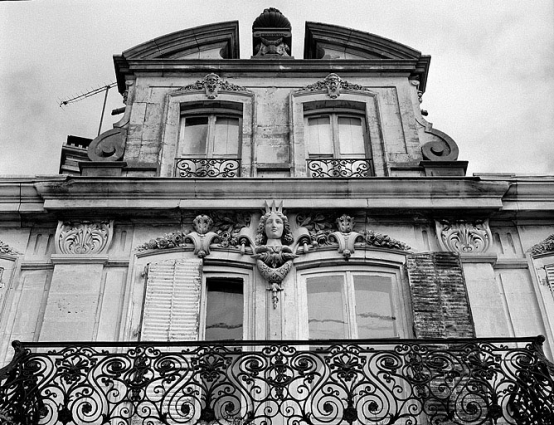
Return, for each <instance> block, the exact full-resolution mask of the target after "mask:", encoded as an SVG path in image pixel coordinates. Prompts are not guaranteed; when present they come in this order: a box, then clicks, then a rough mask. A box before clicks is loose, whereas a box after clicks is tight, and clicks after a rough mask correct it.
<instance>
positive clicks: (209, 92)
mask: <svg viewBox="0 0 554 425" xmlns="http://www.w3.org/2000/svg"><path fill="white" fill-rule="evenodd" d="M178 91H179V92H188V91H203V92H204V93H205V94H206V97H207V98H208V99H215V98H217V96H218V95H219V92H220V91H228V92H246V93H251V92H250V91H249V90H247V89H246V88H245V87H242V86H237V85H236V84H232V83H229V82H227V81H224V80H222V79H221V78H220V77H219V75H217V74H214V73H211V74H208V75H206V76H205V77H204V79H202V80H198V81H196V82H195V83H194V84H189V85H188V86H184V87H181V88H180V89H179V90H178Z"/></svg>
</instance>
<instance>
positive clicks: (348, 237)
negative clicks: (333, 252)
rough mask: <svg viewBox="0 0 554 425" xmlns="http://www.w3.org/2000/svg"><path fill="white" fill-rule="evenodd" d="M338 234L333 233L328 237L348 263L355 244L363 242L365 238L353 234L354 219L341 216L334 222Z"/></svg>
mask: <svg viewBox="0 0 554 425" xmlns="http://www.w3.org/2000/svg"><path fill="white" fill-rule="evenodd" d="M336 224H337V228H338V232H333V233H331V235H330V239H331V240H332V241H336V242H337V243H338V245H339V253H341V254H342V255H343V256H344V259H345V260H346V261H348V260H349V259H350V257H351V256H352V254H353V253H354V251H356V249H355V248H354V244H355V243H356V242H364V240H365V238H364V236H363V235H362V234H360V233H358V232H354V224H355V221H354V218H353V217H351V216H349V215H346V214H343V215H341V216H340V217H339V218H337V220H336Z"/></svg>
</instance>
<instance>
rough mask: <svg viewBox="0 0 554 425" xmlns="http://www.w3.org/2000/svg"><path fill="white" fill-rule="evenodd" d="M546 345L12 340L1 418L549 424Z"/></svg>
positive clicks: (264, 424)
mask: <svg viewBox="0 0 554 425" xmlns="http://www.w3.org/2000/svg"><path fill="white" fill-rule="evenodd" d="M542 341H543V338H542V337H537V338H527V339H525V338H518V339H515V338H512V339H494V340H484V339H475V340H470V339H465V340H452V339H450V340H446V339H445V340H425V341H421V340H419V341H418V340H378V341H345V340H343V341H331V342H330V341H298V342H292V341H248V342H246V341H243V342H231V343H229V342H222V343H213V344H210V345H199V344H202V343H198V342H196V343H191V342H189V343H171V342H167V343H162V344H163V345H164V347H163V349H162V348H160V347H157V346H156V345H154V344H153V343H119V344H118V343H94V344H86V343H73V344H69V345H64V344H62V343H53V344H48V343H24V344H20V343H15V344H14V347H15V348H16V355H15V357H14V360H13V361H12V362H11V363H10V364H9V365H8V366H7V367H5V368H4V369H2V370H0V418H1V419H2V420H3V422H1V423H2V424H4V423H5V424H48V425H53V424H63V425H66V424H117V425H123V424H141V425H146V424H154V423H156V424H158V423H162V424H190V425H194V424H204V425H205V424H212V425H217V424H225V425H229V424H234V425H238V424H241V425H244V424H247V423H252V424H259V425H275V424H285V425H301V424H310V425H316V424H321V425H330V424H337V425H339V424H344V425H346V424H349V425H352V424H354V423H355V424H372V425H382V424H412V425H415V424H446V423H448V424H472V425H474V424H487V425H489V424H496V423H502V424H518V425H526V424H529V425H530V424H535V425H539V424H551V423H553V422H554V394H553V392H554V381H553V378H552V376H551V374H550V372H549V370H548V364H547V361H546V360H545V359H544V357H543V355H542V351H541V344H542ZM158 344H160V343H158ZM194 344H197V345H194ZM158 421H159V422H158Z"/></svg>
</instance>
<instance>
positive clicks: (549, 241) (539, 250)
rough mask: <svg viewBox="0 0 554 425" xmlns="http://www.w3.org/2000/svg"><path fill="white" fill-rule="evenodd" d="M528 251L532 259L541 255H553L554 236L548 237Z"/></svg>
mask: <svg viewBox="0 0 554 425" xmlns="http://www.w3.org/2000/svg"><path fill="white" fill-rule="evenodd" d="M529 251H530V252H531V255H532V256H533V257H536V256H538V255H543V254H554V235H550V236H549V237H547V238H546V239H545V240H544V241H542V242H539V243H538V244H536V245H533V246H532V247H531V249H530V250H529Z"/></svg>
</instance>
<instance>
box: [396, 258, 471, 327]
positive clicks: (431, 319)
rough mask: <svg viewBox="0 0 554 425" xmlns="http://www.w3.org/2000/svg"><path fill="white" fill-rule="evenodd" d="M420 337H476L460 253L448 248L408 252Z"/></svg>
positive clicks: (411, 287)
mask: <svg viewBox="0 0 554 425" xmlns="http://www.w3.org/2000/svg"><path fill="white" fill-rule="evenodd" d="M406 268H407V271H408V278H409V280H410V293H411V298H412V307H413V315H414V316H413V317H414V332H415V336H416V337H417V338H447V337H450V338H464V337H465V338H474V337H475V328H474V326H473V318H472V316H471V309H470V307H469V297H468V294H467V288H466V283H465V278H464V274H463V270H462V264H461V262H460V257H459V256H458V255H457V254H453V253H449V252H435V253H418V254H410V255H408V258H407V262H406Z"/></svg>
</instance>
